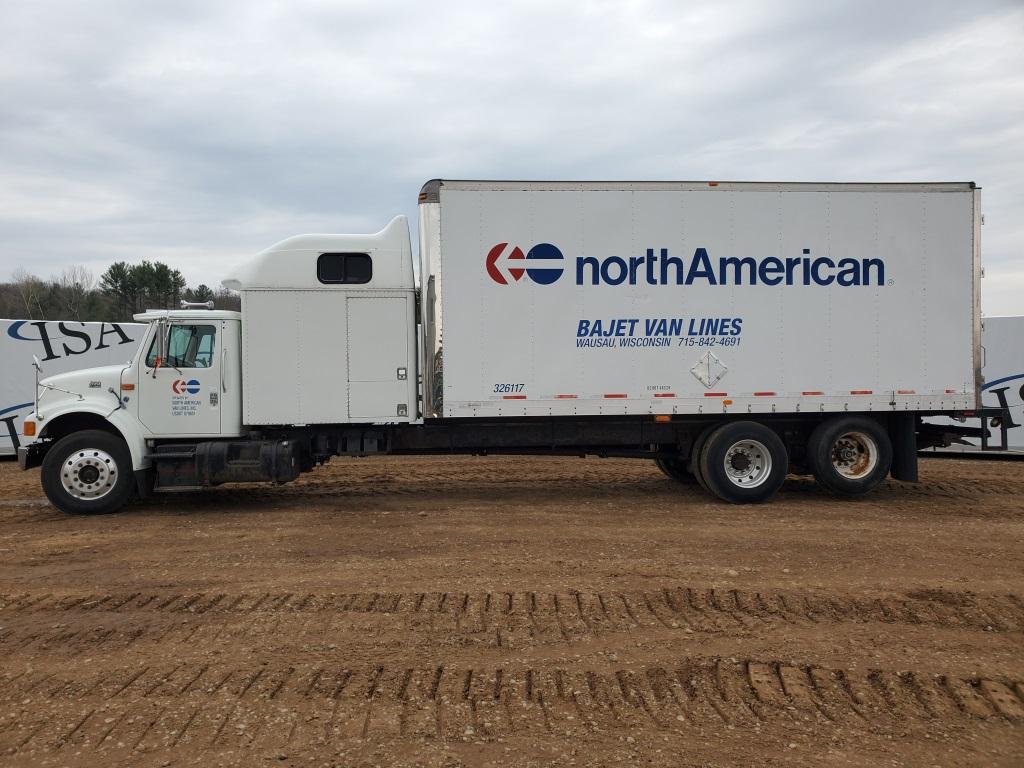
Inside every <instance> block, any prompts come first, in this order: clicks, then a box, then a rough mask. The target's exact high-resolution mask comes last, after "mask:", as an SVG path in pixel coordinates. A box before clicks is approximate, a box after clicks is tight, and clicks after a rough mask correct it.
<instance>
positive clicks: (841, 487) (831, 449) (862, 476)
mask: <svg viewBox="0 0 1024 768" xmlns="http://www.w3.org/2000/svg"><path fill="white" fill-rule="evenodd" d="M807 461H808V463H809V464H810V465H811V470H812V471H813V472H814V478H815V479H816V480H817V481H818V482H819V483H820V484H821V485H823V486H825V487H826V488H828V489H829V490H830V491H832V492H833V493H836V494H839V495H840V496H859V495H861V494H863V493H867V492H868V491H871V490H873V489H875V488H877V487H878V485H880V484H881V482H882V481H883V480H885V477H886V475H888V474H889V466H890V465H891V464H892V442H891V441H890V440H889V435H888V433H887V432H886V431H885V429H884V428H883V427H882V425H881V424H879V423H878V422H877V421H875V420H874V419H869V418H865V417H863V416H840V417H837V418H834V419H829V420H828V421H823V422H822V423H821V424H819V425H818V426H817V427H815V428H814V431H813V432H812V433H811V437H810V439H809V440H808V441H807Z"/></svg>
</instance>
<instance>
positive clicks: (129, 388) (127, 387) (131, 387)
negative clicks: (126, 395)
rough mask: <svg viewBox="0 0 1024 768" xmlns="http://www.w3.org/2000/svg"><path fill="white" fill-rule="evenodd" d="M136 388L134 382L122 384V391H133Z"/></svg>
mask: <svg viewBox="0 0 1024 768" xmlns="http://www.w3.org/2000/svg"><path fill="white" fill-rule="evenodd" d="M134 389H135V385H134V384H122V385H121V391H122V392H131V391H133V390H134Z"/></svg>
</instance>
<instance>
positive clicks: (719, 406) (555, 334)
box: [19, 180, 982, 512]
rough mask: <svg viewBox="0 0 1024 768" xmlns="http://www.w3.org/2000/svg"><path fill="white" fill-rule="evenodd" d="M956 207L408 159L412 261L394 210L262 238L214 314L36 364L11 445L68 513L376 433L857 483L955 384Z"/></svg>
mask: <svg viewBox="0 0 1024 768" xmlns="http://www.w3.org/2000/svg"><path fill="white" fill-rule="evenodd" d="M979 224H980V212H979V192H978V189H977V188H976V187H975V185H974V184H973V183H943V184H803V183H797V184H788V183H781V184H769V183H742V182H515V181H502V182H483V181H443V180H434V181H431V182H428V183H427V184H426V185H425V186H424V187H423V189H422V190H421V192H420V196H419V232H418V235H419V259H420V264H419V280H418V284H417V280H416V276H415V270H414V268H413V253H412V247H411V240H410V236H409V231H408V225H407V222H406V221H405V219H404V217H396V218H395V219H394V220H393V221H392V222H391V223H390V224H389V225H388V226H387V227H385V228H384V229H383V230H381V231H380V232H378V233H376V234H373V235H302V236H299V237H294V238H289V239H288V240H284V241H282V242H280V243H277V244H276V245H274V246H271V247H270V248H268V249H267V250H266V251H264V252H263V253H261V254H259V255H258V256H257V257H256V258H255V259H253V260H252V261H251V262H250V263H249V264H247V265H245V266H243V267H241V268H239V269H237V270H236V271H235V274H233V275H231V276H229V278H228V279H226V280H225V281H224V284H225V285H226V286H227V287H229V288H233V289H236V290H238V291H239V292H240V293H241V299H242V312H241V313H240V314H238V313H231V312H210V311H204V310H201V309H194V308H185V309H182V310H181V311H177V310H175V311H159V312H148V313H146V314H144V315H140V316H138V319H140V320H145V321H147V322H149V323H150V329H149V331H148V333H147V335H146V337H145V339H144V340H143V342H142V347H141V349H140V350H139V352H138V354H137V355H136V358H135V360H134V361H133V363H132V365H131V366H129V367H127V368H125V369H123V370H121V371H119V372H110V371H108V372H107V373H108V374H109V377H111V378H112V380H111V381H110V382H109V386H108V382H107V381H106V379H104V378H102V377H100V376H99V374H97V373H96V372H95V371H93V372H90V371H79V372H77V373H75V374H64V375H62V376H56V377H51V378H48V379H45V380H43V381H42V382H41V384H40V386H39V392H40V393H41V395H39V396H37V403H36V409H35V412H34V413H33V414H31V415H30V417H29V419H27V420H26V434H28V433H29V432H32V431H34V432H36V433H37V437H38V438H39V439H38V440H37V441H36V442H35V443H33V444H32V445H30V446H27V447H25V448H24V449H22V450H21V451H19V454H20V456H21V459H22V465H23V466H24V467H29V466H33V465H36V464H40V463H41V464H42V466H43V473H42V474H43V484H44V488H45V489H46V491H47V494H48V496H49V497H50V498H51V500H53V501H54V503H56V504H57V505H58V506H60V507H62V508H64V509H67V510H68V511H73V512H91V511H108V510H109V509H113V508H117V507H119V506H120V505H121V504H123V503H124V502H125V501H126V500H127V499H128V498H129V497H130V495H131V493H132V492H134V491H135V490H136V489H137V490H138V491H139V492H141V493H148V492H149V491H151V490H153V489H156V490H174V489H181V488H188V487H204V486H208V485H217V484H221V483H225V482H233V481H255V480H267V481H273V482H285V481H288V480H291V479H293V478H294V477H295V476H297V475H298V474H299V473H300V472H302V471H306V470H309V469H312V468H314V467H315V466H316V465H317V464H319V463H322V462H323V461H326V460H328V459H329V458H330V457H332V456H336V455H355V456H367V455H371V454H381V453H392V454H428V453H472V454H487V453H507V454H515V453H534V454H573V455H588V454H592V455H599V456H629V457H638V458H648V459H654V460H655V461H656V462H657V463H658V466H659V467H660V468H661V469H662V470H663V471H664V472H665V474H666V475H668V476H669V477H671V478H674V479H676V480H679V481H681V482H699V483H700V484H701V485H703V486H704V487H705V488H707V489H708V490H710V491H711V492H712V493H714V494H716V495H718V496H719V497H721V498H723V499H726V500H729V501H733V502H753V501H763V500H765V499H767V498H769V497H770V496H771V495H772V494H773V493H774V492H775V491H776V490H778V488H779V487H780V486H781V485H782V482H783V480H784V478H785V475H786V473H787V472H791V471H792V472H804V473H813V474H814V475H815V477H816V478H817V479H818V480H819V481H820V482H821V483H822V484H823V485H825V486H826V487H828V488H830V489H831V490H833V491H835V492H837V493H840V494H847V495H854V494H859V493H863V492H866V491H868V490H871V489H873V488H875V487H877V486H878V484H879V483H880V482H881V481H882V480H883V479H884V478H885V477H886V476H887V475H889V474H890V472H891V474H892V476H893V477H897V478H899V479H904V480H914V479H916V452H917V450H918V449H919V448H920V447H922V446H925V445H931V444H934V443H935V442H938V441H941V440H944V439H946V438H947V437H948V434H947V433H945V432H938V431H936V430H934V429H930V428H929V427H928V425H925V424H924V423H923V418H924V417H926V416H930V415H949V416H953V417H962V416H963V415H964V414H966V413H969V412H972V411H974V410H975V409H977V408H978V407H979V390H980V386H981V382H982V379H981V376H980V373H979V368H980V362H981V356H980V350H981V347H980V343H979V333H980V312H979V306H980V302H979V278H980V259H979ZM97 370H103V369H97ZM115 374H116V376H115ZM105 375H106V374H105ZM115 378H116V380H114V379H115ZM86 381H88V382H89V383H88V386H89V387H90V388H91V387H93V384H94V383H98V384H99V389H100V390H102V391H103V392H106V391H108V390H109V392H114V393H115V394H116V393H120V395H121V396H120V398H119V400H118V402H117V405H116V407H114V408H113V409H112V410H111V404H110V400H109V394H107V395H106V398H107V399H106V400H104V399H103V396H102V395H101V394H100V393H99V392H93V391H91V389H90V391H88V392H85V393H83V389H84V387H85V386H86ZM62 393H63V394H62ZM76 398H77V399H76ZM94 401H95V402H94ZM111 467H113V468H114V469H111ZM129 468H130V470H131V473H133V474H134V477H135V480H134V483H131V484H129V485H130V486H131V487H129V485H126V484H125V481H124V479H123V478H124V477H125V475H126V474H127V472H126V469H129Z"/></svg>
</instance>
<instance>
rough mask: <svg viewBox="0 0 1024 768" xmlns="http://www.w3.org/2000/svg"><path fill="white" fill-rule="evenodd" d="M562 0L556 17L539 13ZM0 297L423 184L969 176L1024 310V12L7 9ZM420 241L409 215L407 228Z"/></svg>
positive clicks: (866, 7) (996, 290)
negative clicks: (9, 282)
mask: <svg viewBox="0 0 1024 768" xmlns="http://www.w3.org/2000/svg"><path fill="white" fill-rule="evenodd" d="M559 5H561V7H560V8H559V7H556V6H559ZM0 23H2V27H3V30H4V43H3V45H2V46H0V280H5V279H8V278H9V276H10V274H11V273H12V272H13V271H14V270H15V269H17V268H18V267H19V266H23V267H26V268H27V269H29V270H30V271H33V272H35V273H37V274H39V275H41V276H44V277H45V276H48V275H50V274H56V273H59V272H60V271H61V270H62V269H63V268H65V267H67V266H70V265H73V264H85V265H86V266H88V267H89V268H90V269H91V270H92V271H93V272H94V273H95V274H96V275H97V276H98V275H99V273H100V272H102V271H103V269H104V268H105V267H106V266H107V265H108V264H109V263H110V262H112V261H115V260H128V261H137V260H141V259H144V258H145V259H160V260H163V261H166V262H168V263H170V264H171V265H173V266H176V267H178V268H179V269H181V270H182V272H183V273H184V274H185V276H186V278H187V279H188V281H189V282H190V283H191V284H197V283H199V282H206V283H208V284H210V285H217V284H219V280H220V278H221V277H222V276H224V275H225V273H226V272H227V271H228V269H229V266H230V265H231V264H232V263H234V262H237V261H240V260H243V259H244V258H245V257H246V256H247V255H248V254H251V253H254V252H256V251H259V250H260V249H262V248H264V247H266V246H267V245H269V244H271V243H273V242H275V241H276V240H279V239H282V238H283V237H286V236H288V235H291V234H296V233H299V232H346V231H376V230H377V229H379V228H380V227H382V226H383V225H384V224H385V223H386V222H387V221H388V219H389V218H390V217H391V216H392V215H394V214H395V213H406V214H408V215H410V217H412V216H413V214H414V212H415V198H416V194H417V192H418V191H419V188H420V185H421V183H422V182H423V181H424V180H426V179H429V178H432V177H437V176H442V177H447V178H537V179H544V178H576V179H588V178H589V179H598V178H603V179H614V178H622V179H743V180H748V179H749V180H794V181H805V180H824V181H833V180H845V181H968V180H973V181H976V182H978V183H979V184H980V185H981V186H982V187H983V188H984V189H983V192H982V195H983V204H984V206H983V207H984V211H985V214H986V226H985V228H984V230H983V253H984V263H985V265H986V271H987V278H986V280H985V282H984V288H983V289H984V294H983V296H984V299H983V303H984V309H985V311H986V313H987V314H990V315H996V314H1024V259H1022V258H1021V254H1022V250H1024V3H1021V2H1020V1H1019V0H1018V1H1017V2H987V1H984V0H982V1H976V2H963V0H954V1H952V2H945V1H938V0H921V1H920V2H892V1H891V0H885V1H884V2H875V1H874V0H856V1H854V2H831V1H830V2H821V1H820V0H807V1H805V2H803V1H802V2H796V1H794V2H772V3H765V2H756V1H750V2H742V1H741V2H723V1H716V2H706V3H697V2H685V3H684V2H679V1H678V0H667V1H665V2H659V1H652V2H643V1H639V0H637V1H634V2H630V1H629V0H614V1H612V2H591V3H564V4H556V3H552V2H550V1H549V0H545V1H537V2H534V1H526V2H518V1H511V0H509V1H507V2H503V3H480V2H434V3H423V2H388V1H387V0H357V1H353V2H343V1H342V0H334V1H333V2H326V1H325V2H316V1H313V0H289V1H288V2H268V1H265V0H244V2H235V1H234V0H218V2H210V1H209V0H175V1H174V2H141V1H140V0H107V1H102V0H91V1H90V2H79V1H78V0H70V1H69V2H51V1H50V0H21V1H20V2H18V1H14V0H0ZM412 220H413V221H415V219H414V218H413V219H412Z"/></svg>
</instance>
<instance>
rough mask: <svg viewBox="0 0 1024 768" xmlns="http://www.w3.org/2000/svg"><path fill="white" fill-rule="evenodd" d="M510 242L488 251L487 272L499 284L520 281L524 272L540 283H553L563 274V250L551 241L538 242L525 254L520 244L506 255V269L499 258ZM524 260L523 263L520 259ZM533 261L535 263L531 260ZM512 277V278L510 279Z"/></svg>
mask: <svg viewBox="0 0 1024 768" xmlns="http://www.w3.org/2000/svg"><path fill="white" fill-rule="evenodd" d="M508 247H509V244H508V243H498V244H497V245H496V246H494V247H493V248H491V250H490V251H488V253H487V274H488V275H489V276H490V278H491V280H493V281H494V282H496V283H498V284H499V285H508V284H509V283H510V282H514V283H517V282H519V281H520V280H521V279H522V277H523V274H525V275H526V276H527V277H528V278H530V279H531V280H533V282H535V283H539V284H540V285H551V283H553V282H555V280H557V279H558V278H560V277H561V276H562V272H563V269H562V266H561V264H560V262H561V261H562V252H561V251H560V250H558V249H557V248H556V247H555V246H553V245H552V244H551V243H538V244H537V245H535V246H533V248H531V249H530V250H529V251H528V252H527V253H526V254H525V255H524V254H523V250H522V248H520V247H519V246H518V245H516V246H513V247H512V250H511V251H508V255H507V256H506V257H505V263H504V264H503V265H502V266H504V271H502V266H499V264H498V259H500V258H501V257H502V255H503V254H505V252H506V251H507V250H508ZM520 260H522V262H523V263H522V264H521V265H520V264H519V261H520ZM530 261H533V262H534V263H533V265H531V264H530V263H529V262H530ZM509 278H511V279H509Z"/></svg>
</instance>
